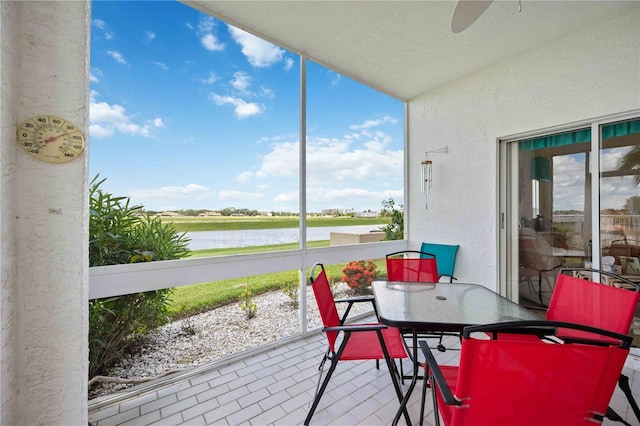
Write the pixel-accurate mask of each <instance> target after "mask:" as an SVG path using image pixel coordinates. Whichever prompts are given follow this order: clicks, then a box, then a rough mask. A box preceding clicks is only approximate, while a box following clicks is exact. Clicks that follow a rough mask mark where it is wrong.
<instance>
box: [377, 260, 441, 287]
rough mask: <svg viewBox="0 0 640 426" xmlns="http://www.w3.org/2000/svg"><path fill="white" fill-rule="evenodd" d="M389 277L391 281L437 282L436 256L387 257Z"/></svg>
mask: <svg viewBox="0 0 640 426" xmlns="http://www.w3.org/2000/svg"><path fill="white" fill-rule="evenodd" d="M387 279H388V280H389V281H408V282H421V283H437V282H438V266H437V264H436V258H435V257H430V258H406V257H405V258H396V257H387Z"/></svg>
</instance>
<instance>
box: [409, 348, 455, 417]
mask: <svg viewBox="0 0 640 426" xmlns="http://www.w3.org/2000/svg"><path fill="white" fill-rule="evenodd" d="M418 344H419V345H420V348H421V349H422V353H423V354H424V357H425V359H426V361H427V366H428V367H429V369H428V371H430V373H431V381H432V383H431V388H432V391H433V382H435V384H436V386H438V389H439V390H440V395H442V399H443V400H444V402H445V403H446V404H447V405H462V401H458V400H457V399H456V397H455V396H453V393H451V389H450V388H449V385H448V384H447V381H446V380H445V378H444V375H443V374H442V370H440V366H439V365H438V363H437V362H436V358H435V357H434V356H433V353H432V352H431V349H430V348H429V345H428V344H427V342H425V341H424V340H420V341H419V342H418Z"/></svg>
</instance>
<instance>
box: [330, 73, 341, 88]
mask: <svg viewBox="0 0 640 426" xmlns="http://www.w3.org/2000/svg"><path fill="white" fill-rule="evenodd" d="M329 73H330V75H331V82H330V84H331V85H332V86H337V85H338V84H339V83H340V80H342V76H341V75H340V74H338V73H337V72H334V71H329Z"/></svg>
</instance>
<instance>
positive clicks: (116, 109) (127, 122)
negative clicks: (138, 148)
mask: <svg viewBox="0 0 640 426" xmlns="http://www.w3.org/2000/svg"><path fill="white" fill-rule="evenodd" d="M95 97H97V93H96V92H95V91H94V92H92V93H91V98H92V99H91V103H90V105H89V116H90V125H89V131H90V132H91V135H92V136H93V137H96V138H104V137H107V136H111V135H113V134H114V133H115V132H119V133H124V134H129V135H137V136H143V137H150V136H152V135H153V133H154V130H155V129H160V128H162V127H164V123H163V122H162V119H161V118H155V119H153V120H150V121H147V122H145V123H144V124H136V123H134V122H132V121H131V118H130V117H129V116H128V115H127V113H126V110H125V108H124V107H123V106H121V105H118V104H113V105H110V104H108V103H106V102H96V101H95Z"/></svg>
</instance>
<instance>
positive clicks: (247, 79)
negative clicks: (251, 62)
mask: <svg viewBox="0 0 640 426" xmlns="http://www.w3.org/2000/svg"><path fill="white" fill-rule="evenodd" d="M230 83H231V86H232V87H233V88H234V89H236V90H237V91H239V92H240V93H242V94H248V93H249V87H251V76H250V75H249V74H247V73H246V72H244V71H238V72H235V73H234V74H233V80H231V81H230Z"/></svg>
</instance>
